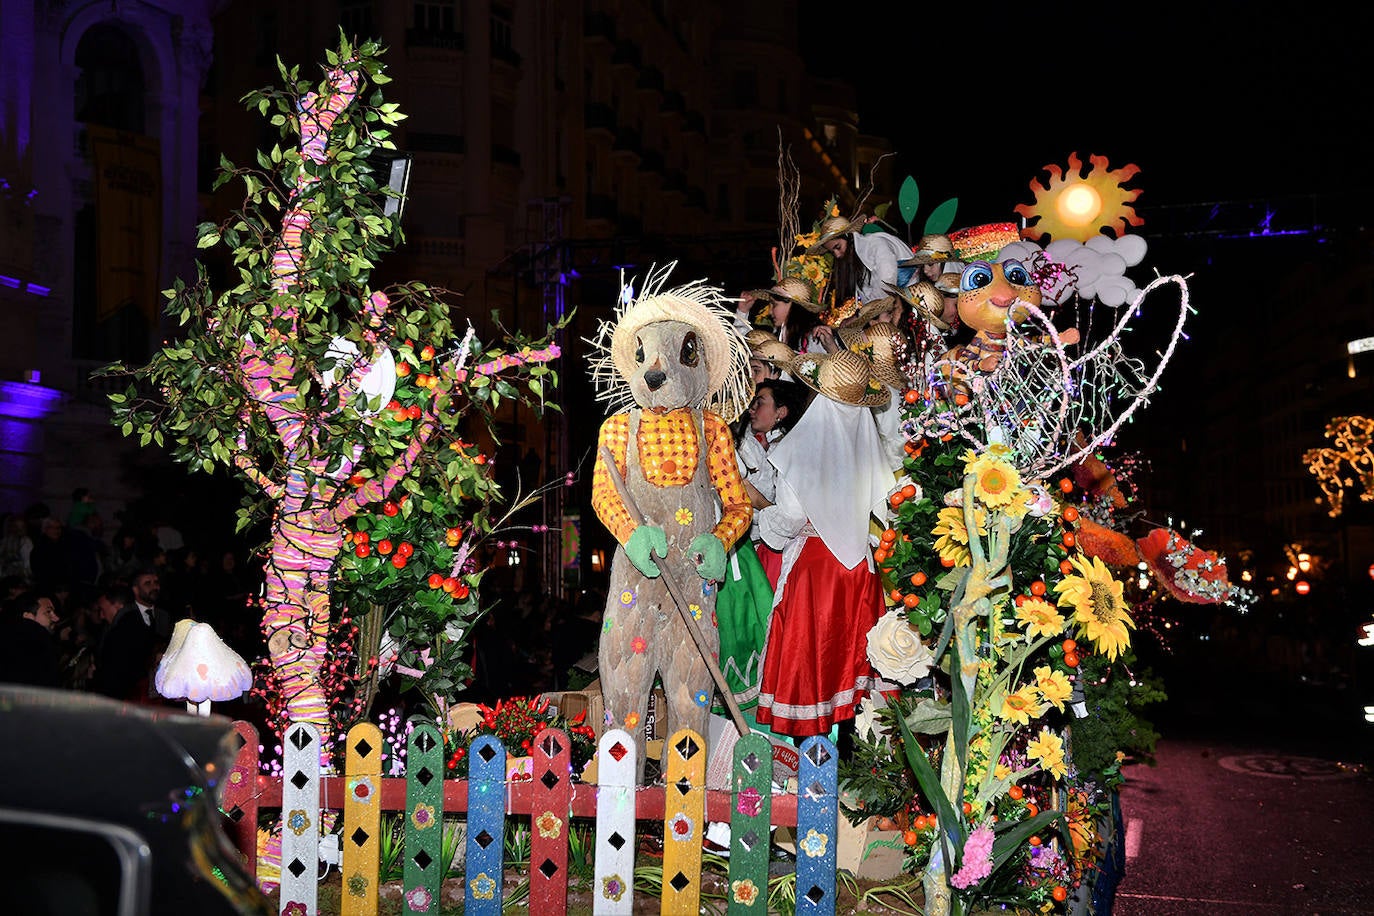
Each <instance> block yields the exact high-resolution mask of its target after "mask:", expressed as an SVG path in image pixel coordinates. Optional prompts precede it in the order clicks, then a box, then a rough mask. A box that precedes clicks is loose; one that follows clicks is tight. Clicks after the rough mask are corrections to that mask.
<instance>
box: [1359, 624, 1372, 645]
mask: <svg viewBox="0 0 1374 916" xmlns="http://www.w3.org/2000/svg"><path fill="white" fill-rule="evenodd" d="M1355 642H1356V643H1357V644H1358V645H1361V646H1374V620H1371V621H1370V622H1369V623H1364V624H1361V625H1360V637H1359V639H1357V640H1355Z"/></svg>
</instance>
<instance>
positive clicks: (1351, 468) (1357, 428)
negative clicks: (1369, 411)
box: [1302, 417, 1374, 518]
mask: <svg viewBox="0 0 1374 916" xmlns="http://www.w3.org/2000/svg"><path fill="white" fill-rule="evenodd" d="M1326 438H1328V439H1331V440H1332V441H1333V445H1334V447H1333V446H1326V447H1324V448H1310V449H1308V450H1307V451H1306V452H1304V453H1303V456H1302V463H1303V464H1305V465H1307V472H1308V473H1309V474H1311V475H1312V476H1313V477H1315V478H1317V486H1319V487H1321V489H1322V493H1323V494H1324V495H1325V496H1326V502H1327V504H1328V505H1329V506H1330V507H1331V508H1330V510H1329V511H1328V512H1327V515H1330V516H1331V517H1332V518H1335V517H1336V516H1338V515H1340V514H1341V510H1342V509H1344V508H1345V489H1346V487H1353V486H1354V485H1355V481H1356V480H1358V481H1359V482H1360V486H1361V487H1363V492H1361V493H1360V499H1361V500H1362V501H1363V502H1374V450H1371V449H1370V446H1371V444H1374V420H1371V419H1370V418H1368V417H1336V418H1335V419H1333V420H1332V421H1331V422H1330V423H1328V424H1326Z"/></svg>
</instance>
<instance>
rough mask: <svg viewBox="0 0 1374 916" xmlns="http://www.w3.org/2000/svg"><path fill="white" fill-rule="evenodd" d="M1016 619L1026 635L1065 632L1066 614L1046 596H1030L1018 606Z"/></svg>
mask: <svg viewBox="0 0 1374 916" xmlns="http://www.w3.org/2000/svg"><path fill="white" fill-rule="evenodd" d="M1016 621H1017V622H1018V623H1019V624H1021V626H1023V627H1025V628H1026V635H1027V636H1031V637H1036V636H1058V635H1059V634H1060V633H1063V632H1064V615H1063V614H1061V613H1059V611H1058V609H1057V608H1055V606H1054V605H1052V604H1050V603H1049V602H1048V601H1046V600H1045V599H1044V598H1035V597H1028V598H1026V600H1025V601H1023V602H1021V604H1020V605H1018V606H1017V608H1016Z"/></svg>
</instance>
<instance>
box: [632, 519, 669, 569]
mask: <svg viewBox="0 0 1374 916" xmlns="http://www.w3.org/2000/svg"><path fill="white" fill-rule="evenodd" d="M655 554H657V555H658V557H659V559H662V558H663V557H666V556H668V536H667V535H666V534H664V533H663V529H662V528H658V527H656V526H654V525H640V526H639V527H638V528H636V529H635V530H634V531H632V532H631V533H630V539H629V540H628V541H626V542H625V556H627V557H629V558H630V562H631V563H633V564H634V567H635V569H637V570H639V571H640V573H641V574H643V576H644V577H645V578H646V579H657V578H658V577H659V573H660V570H659V568H658V564H657V563H655V562H654V555H655Z"/></svg>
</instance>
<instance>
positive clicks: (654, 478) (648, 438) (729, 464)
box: [592, 408, 753, 550]
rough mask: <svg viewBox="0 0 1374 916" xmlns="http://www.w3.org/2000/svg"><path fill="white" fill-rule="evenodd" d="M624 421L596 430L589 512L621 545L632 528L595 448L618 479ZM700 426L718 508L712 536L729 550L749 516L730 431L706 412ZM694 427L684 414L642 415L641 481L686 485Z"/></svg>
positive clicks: (624, 416)
mask: <svg viewBox="0 0 1374 916" xmlns="http://www.w3.org/2000/svg"><path fill="white" fill-rule="evenodd" d="M629 417H630V415H629V414H628V413H621V414H616V415H615V416H613V417H608V418H607V419H606V422H604V423H602V424H601V434H600V436H599V437H598V439H597V446H598V448H597V452H598V454H597V461H596V469H595V471H594V472H593V474H592V506H593V508H594V509H595V510H596V514H597V517H599V518H600V519H601V521H602V523H604V524H605V526H606V527H607V529H609V530H610V532H611V533H612V534H614V535H615V539H616V540H617V541H619V542H620V543H622V544H624V543H625V542H626V541H628V540H629V539H630V534H631V532H633V531H634V530H635V523H634V521H633V520H632V519H631V518H630V512H629V510H628V509H626V508H625V504H624V502H623V501H622V500H621V499H620V494H618V493H617V492H616V491H615V485H614V484H613V483H611V477H610V474H608V473H607V472H606V468H605V465H604V464H603V463H602V461H601V457H600V447H601V446H606V447H607V448H609V449H610V452H611V454H612V455H613V456H614V457H615V464H616V468H617V469H618V470H619V471H620V473H621V475H622V477H623V476H624V474H625V471H626V465H625V449H626V446H627V444H628V443H629V438H630V434H629ZM705 420H706V438H707V440H708V442H709V443H710V444H709V446H708V447H707V450H706V469H707V471H708V473H709V475H710V478H711V483H712V484H713V485H714V486H715V488H716V493H717V494H718V495H719V496H720V502H721V517H720V521H719V522H717V523H716V526H715V527H714V528H713V529H712V530H711V533H712V534H714V535H715V536H716V537H717V538H718V539H719V540H720V542H721V544H723V545H724V546H725V549H726V550H729V549H730V548H731V547H732V546H734V543H735V541H737V540H738V539H739V537H740V535H742V534H743V533H744V532H745V531H747V530H748V529H749V522H750V519H751V518H752V516H753V510H752V508H751V507H750V505H749V497H748V496H747V495H746V494H745V492H744V484H743V483H742V482H741V481H740V476H739V468H738V466H737V465H736V462H735V443H734V438H733V437H732V436H731V434H730V427H729V426H728V425H727V424H726V422H725V421H724V420H722V419H721V418H720V417H718V416H716V415H715V414H713V413H711V412H710V411H705ZM694 426H695V421H694V418H693V416H692V411H691V410H690V409H688V408H682V409H679V410H674V411H672V412H671V413H666V414H663V415H662V416H659V415H657V414H653V413H649V412H647V411H646V412H644V413H643V414H642V415H641V417H640V420H639V435H638V437H637V438H638V446H639V463H640V467H641V468H642V469H643V472H644V479H645V480H647V481H648V482H649V483H651V484H653V485H654V486H656V487H681V486H685V485H686V484H688V483H689V482H691V480H692V475H693V474H694V473H695V472H696V467H697V461H698V460H699V457H700V454H701V449H700V445H699V444H698V442H697V435H696V431H695V429H694V428H693V427H694Z"/></svg>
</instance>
